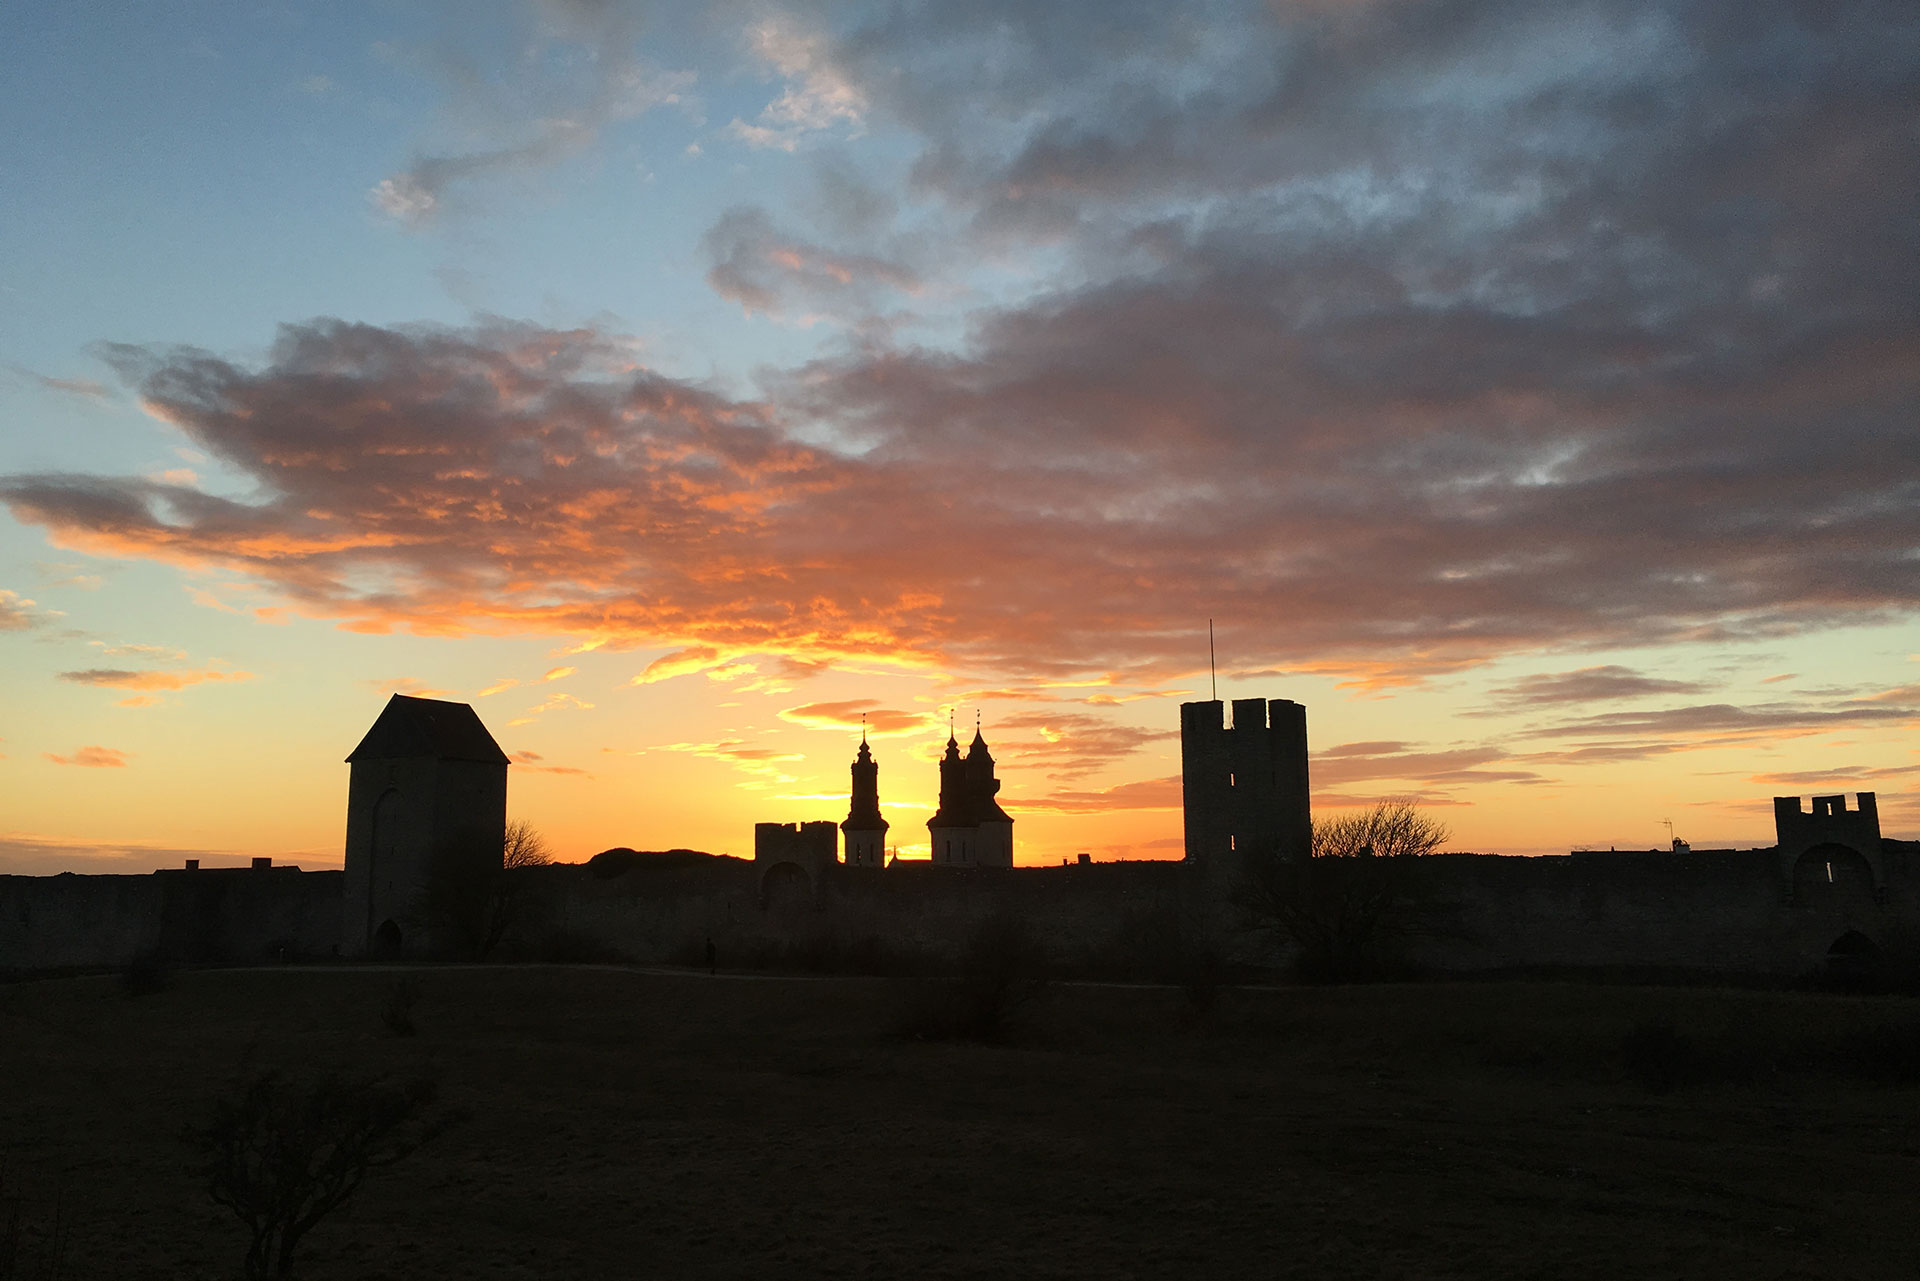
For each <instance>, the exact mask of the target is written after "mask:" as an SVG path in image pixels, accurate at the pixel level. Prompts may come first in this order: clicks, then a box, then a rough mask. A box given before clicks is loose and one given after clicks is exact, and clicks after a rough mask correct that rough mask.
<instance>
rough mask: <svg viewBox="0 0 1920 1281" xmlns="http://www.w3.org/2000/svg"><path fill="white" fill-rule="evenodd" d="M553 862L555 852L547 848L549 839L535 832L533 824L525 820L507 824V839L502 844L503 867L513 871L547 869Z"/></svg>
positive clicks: (501, 859) (501, 860) (501, 863)
mask: <svg viewBox="0 0 1920 1281" xmlns="http://www.w3.org/2000/svg"><path fill="white" fill-rule="evenodd" d="M551 862H553V851H552V850H551V849H550V848H548V846H547V838H546V837H544V836H542V835H540V833H539V832H537V831H535V830H534V827H533V824H531V823H529V822H527V820H526V819H524V818H516V819H513V820H512V821H511V822H509V823H508V824H507V835H506V839H505V840H504V841H502V842H501V851H500V866H501V867H503V868H505V869H506V870H507V871H512V870H513V869H514V868H516V867H545V866H547V865H548V864H549V863H551Z"/></svg>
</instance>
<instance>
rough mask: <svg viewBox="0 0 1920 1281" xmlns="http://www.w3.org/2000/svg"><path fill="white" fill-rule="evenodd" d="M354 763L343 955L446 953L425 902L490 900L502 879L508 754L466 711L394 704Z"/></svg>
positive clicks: (399, 699) (436, 703)
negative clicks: (432, 898) (488, 893)
mask: <svg viewBox="0 0 1920 1281" xmlns="http://www.w3.org/2000/svg"><path fill="white" fill-rule="evenodd" d="M347 763H348V765H349V766H350V767H351V773H350V775H349V778H348V783H347V849H346V859H347V866H346V889H345V903H344V910H343V914H342V921H341V940H340V941H341V951H342V953H344V954H345V955H348V956H359V955H365V954H367V953H370V952H373V953H388V954H399V953H402V952H405V953H411V954H421V953H427V952H432V951H436V950H446V949H447V948H448V947H449V946H452V945H454V944H455V943H456V940H453V939H452V938H450V937H436V934H441V935H445V934H448V933H449V931H450V929H451V928H452V927H451V926H450V925H449V924H448V923H447V922H446V920H444V919H441V920H438V921H436V920H435V919H432V918H433V917H435V916H439V917H442V918H444V916H445V913H444V912H438V913H428V912H423V908H424V907H425V906H426V904H425V903H424V902H423V900H424V899H425V897H426V895H427V894H428V893H429V890H430V889H433V890H435V891H436V892H440V891H447V893H446V894H444V895H443V897H447V898H450V899H452V900H454V901H456V902H457V901H460V900H463V899H464V898H471V897H474V896H473V895H471V894H463V893H462V891H463V890H466V889H476V888H477V889H479V890H480V896H481V897H482V898H484V892H485V889H486V888H488V887H490V886H491V884H492V878H493V877H494V876H495V875H497V874H498V873H499V870H500V855H501V845H502V841H503V838H504V837H505V834H506V826H507V754H506V753H505V752H503V751H501V750H500V745H499V744H498V743H496V742H494V741H493V735H491V734H489V733H488V732H487V727H486V726H485V725H482V724H481V723H480V718H479V717H478V716H477V715H475V714H474V711H473V708H471V707H469V706H468V705H467V704H465V703H446V702H441V701H440V700H438V699H432V698H410V697H408V696H407V695H405V694H395V695H394V696H393V697H392V698H391V699H389V700H388V702H387V705H386V707H385V708H384V709H382V710H381V712H380V716H379V718H378V719H377V720H375V721H374V723H373V728H372V729H369V730H368V731H367V734H366V737H365V738H363V739H361V740H360V746H358V747H356V748H354V749H353V752H352V754H351V755H349V756H348V757H347Z"/></svg>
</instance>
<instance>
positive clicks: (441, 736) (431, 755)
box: [347, 694, 507, 765]
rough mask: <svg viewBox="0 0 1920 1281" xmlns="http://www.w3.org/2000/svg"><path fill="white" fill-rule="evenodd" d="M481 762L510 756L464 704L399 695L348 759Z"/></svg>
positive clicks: (492, 762) (501, 761)
mask: <svg viewBox="0 0 1920 1281" xmlns="http://www.w3.org/2000/svg"><path fill="white" fill-rule="evenodd" d="M422 758H425V759H428V760H440V761H481V762H484V763H486V764H489V765H505V764H506V763H507V754H506V753H505V752H503V751H501V750H500V744H498V743H496V742H494V741H493V735H491V734H489V733H488V732H487V727H486V726H485V725H482V724H481V723H480V718H479V716H477V715H475V714H474V710H473V708H471V707H469V706H467V704H465V703H444V702H441V701H440V700H439V699H437V698H413V697H411V696H409V695H406V694H395V695H394V696H393V697H392V698H391V699H388V700H387V705H386V707H385V708H384V709H382V710H381V712H380V717H379V719H378V720H376V721H374V723H373V728H372V729H370V730H368V731H367V736H366V737H365V738H363V739H361V740H360V746H358V747H356V748H354V749H353V752H352V754H351V755H349V756H348V757H347V760H348V761H349V762H352V761H396V760H420V759H422Z"/></svg>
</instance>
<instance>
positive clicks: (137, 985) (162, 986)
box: [120, 952, 173, 999]
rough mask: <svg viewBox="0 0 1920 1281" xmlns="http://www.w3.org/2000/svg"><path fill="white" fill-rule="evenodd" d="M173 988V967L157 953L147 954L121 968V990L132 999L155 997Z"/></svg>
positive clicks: (137, 957) (135, 958)
mask: <svg viewBox="0 0 1920 1281" xmlns="http://www.w3.org/2000/svg"><path fill="white" fill-rule="evenodd" d="M172 986H173V967H172V966H171V965H169V964H167V962H166V959H165V958H164V957H162V956H160V955H159V954H158V953H155V952H145V953H142V954H141V955H139V956H136V957H134V958H133V959H132V960H131V961H128V962H127V963H126V964H125V965H123V966H121V967H120V990H121V991H122V992H124V993H126V994H127V996H128V997H130V998H136V999H137V998H139V997H142V996H154V995H156V994H158V993H160V992H164V991H166V990H167V989H168V988H170V987H172Z"/></svg>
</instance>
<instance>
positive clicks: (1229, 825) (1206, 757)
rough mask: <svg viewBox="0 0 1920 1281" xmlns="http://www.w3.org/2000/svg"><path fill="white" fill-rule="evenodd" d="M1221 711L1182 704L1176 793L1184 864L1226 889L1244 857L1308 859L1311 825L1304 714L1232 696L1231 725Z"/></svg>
mask: <svg viewBox="0 0 1920 1281" xmlns="http://www.w3.org/2000/svg"><path fill="white" fill-rule="evenodd" d="M1223 710H1224V708H1223V705H1222V704H1221V702H1220V701H1219V700H1218V699H1212V700H1209V701H1207V702H1204V703H1182V704H1181V705H1180V773H1181V779H1180V784H1181V787H1180V790H1181V799H1182V802H1183V804H1184V807H1185V810H1186V838H1187V841H1186V844H1187V862H1189V863H1191V864H1194V865H1195V866H1196V867H1198V868H1199V869H1200V870H1201V872H1202V874H1203V875H1205V876H1206V878H1207V879H1208V880H1209V881H1212V882H1215V883H1217V884H1219V885H1220V886H1222V887H1229V886H1231V885H1232V884H1234V883H1235V882H1236V881H1238V880H1239V878H1240V876H1241V873H1242V869H1243V868H1244V866H1245V863H1246V860H1247V859H1248V858H1249V857H1254V856H1272V855H1278V856H1279V857H1282V858H1305V857H1307V855H1308V852H1309V850H1310V848H1311V846H1312V843H1313V820H1312V814H1311V809H1310V807H1309V803H1308V799H1307V709H1306V708H1305V707H1303V706H1301V705H1300V704H1299V703H1296V702H1293V701H1292V700H1290V699H1285V698H1276V699H1273V700H1271V701H1269V700H1267V699H1264V698H1236V699H1234V700H1233V723H1232V724H1231V725H1227V724H1225V723H1224V720H1223V716H1222V712H1223Z"/></svg>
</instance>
